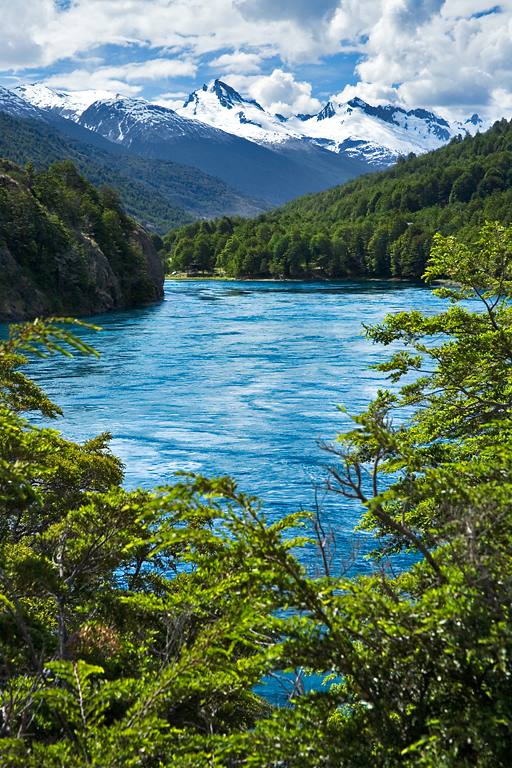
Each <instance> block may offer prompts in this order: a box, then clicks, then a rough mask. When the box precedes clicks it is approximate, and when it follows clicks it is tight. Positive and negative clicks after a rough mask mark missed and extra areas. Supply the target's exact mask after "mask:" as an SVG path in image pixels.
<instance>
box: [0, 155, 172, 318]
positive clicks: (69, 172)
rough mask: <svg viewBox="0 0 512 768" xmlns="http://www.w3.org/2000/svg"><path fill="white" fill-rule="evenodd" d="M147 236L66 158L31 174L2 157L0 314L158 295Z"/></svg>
mask: <svg viewBox="0 0 512 768" xmlns="http://www.w3.org/2000/svg"><path fill="white" fill-rule="evenodd" d="M163 277H164V275H163V266H162V262H161V259H160V257H159V255H158V253H157V252H156V250H155V247H154V244H153V242H152V239H151V237H150V236H149V235H148V234H147V233H146V232H145V231H144V230H143V229H141V227H140V226H138V225H137V224H136V223H135V222H134V221H133V220H132V219H130V218H129V217H128V216H126V214H125V213H124V212H123V210H122V209H121V207H120V205H119V202H118V200H117V197H116V195H115V193H114V192H112V191H111V190H108V189H106V190H104V191H102V192H98V191H97V190H96V189H95V188H94V187H92V186H91V185H90V184H89V183H88V182H87V181H85V179H83V178H82V177H81V176H80V175H79V174H78V173H77V171H76V170H75V168H74V166H73V165H72V164H71V163H70V162H63V163H57V164H55V165H53V166H51V167H50V169H49V170H47V171H43V172H41V173H38V174H36V173H35V172H33V171H32V170H31V169H28V170H22V169H21V168H20V167H19V166H16V165H15V164H13V163H11V162H9V161H6V160H1V161H0V318H1V319H2V320H10V319H20V318H27V317H35V316H39V315H48V314H65V315H70V314H73V315H90V314H96V313H100V312H106V311H109V310H112V309H117V308H123V307H133V306H138V305H143V304H148V303H152V302H155V301H158V300H159V299H161V298H162V296H163Z"/></svg>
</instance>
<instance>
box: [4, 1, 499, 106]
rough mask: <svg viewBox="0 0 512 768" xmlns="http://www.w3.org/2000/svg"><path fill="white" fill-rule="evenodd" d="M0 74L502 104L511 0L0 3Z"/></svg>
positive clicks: (99, 85)
mask: <svg viewBox="0 0 512 768" xmlns="http://www.w3.org/2000/svg"><path fill="white" fill-rule="evenodd" d="M0 11H1V17H0V18H2V26H1V28H0V82H1V83H2V84H3V85H6V86H7V87H9V86H14V85H16V84H18V83H19V82H34V81H38V82H44V83H46V84H48V85H50V86H51V87H55V88H61V89H67V90H87V89H94V90H99V91H105V92H106V91H109V92H114V93H117V92H121V93H124V94H126V95H134V96H142V97H145V98H149V99H151V100H154V101H157V102H159V103H162V104H165V105H167V106H170V107H175V106H178V105H179V104H180V103H181V101H182V100H183V97H184V95H186V94H188V93H189V92H190V91H192V90H194V89H195V88H196V87H198V86H200V85H201V84H202V83H203V82H207V81H209V80H210V79H212V78H213V77H216V76H219V77H221V78H222V79H224V80H226V81H227V82H229V83H230V84H231V85H233V86H235V87H237V88H238V89H239V90H240V91H242V92H243V93H244V94H245V95H249V96H252V97H253V98H256V99H258V101H260V102H261V103H262V104H263V105H264V106H265V107H266V108H268V109H271V110H273V111H279V112H281V113H283V114H292V113H296V112H313V111H316V110H318V109H319V108H320V106H321V105H323V104H324V103H325V101H327V100H328V99H329V98H330V97H331V96H334V97H336V98H339V99H348V98H351V97H353V96H355V95H359V96H360V97H362V98H366V99H367V100H368V101H371V102H374V103H376V102H386V101H393V102H397V103H400V104H402V105H404V106H408V107H416V106H422V107H428V108H431V109H435V110H437V111H439V112H441V113H445V114H450V115H453V116H464V115H467V114H468V113H472V112H474V111H478V112H480V113H482V114H484V116H488V117H500V116H508V115H509V114H510V113H511V112H512V0H506V1H505V2H502V3H500V4H496V3H495V2H494V3H493V2H485V0H23V2H18V1H17V0H14V1H13V0H0Z"/></svg>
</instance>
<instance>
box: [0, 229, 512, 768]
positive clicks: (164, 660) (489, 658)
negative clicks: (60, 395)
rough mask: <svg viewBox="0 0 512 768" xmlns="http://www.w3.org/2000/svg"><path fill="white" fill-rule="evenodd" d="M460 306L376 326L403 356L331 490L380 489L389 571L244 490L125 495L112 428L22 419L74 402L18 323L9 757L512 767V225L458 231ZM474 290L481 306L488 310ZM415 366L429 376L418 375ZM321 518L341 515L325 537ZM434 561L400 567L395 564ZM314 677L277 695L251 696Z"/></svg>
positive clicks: (4, 486)
mask: <svg viewBox="0 0 512 768" xmlns="http://www.w3.org/2000/svg"><path fill="white" fill-rule="evenodd" d="M441 275H442V276H445V277H449V278H450V279H451V280H452V281H453V283H452V284H450V285H448V286H447V287H444V288H442V289H440V290H439V291H438V292H439V293H440V294H441V295H442V296H444V297H445V298H446V299H447V300H448V301H449V302H450V304H449V306H448V308H447V309H446V311H444V312H443V313H441V314H439V315H436V316H424V315H422V314H421V313H418V312H403V313H400V314H398V315H394V316H391V317H388V319H387V320H386V322H385V323H384V324H383V325H382V326H380V327H378V328H374V329H372V330H371V331H370V335H371V337H372V338H373V339H374V340H376V341H378V342H381V343H384V344H395V343H396V342H399V347H400V351H397V352H395V353H394V354H393V355H392V357H391V359H390V360H389V361H388V362H387V363H386V364H384V365H383V366H381V367H382V368H383V369H384V370H386V371H388V372H389V374H390V376H391V377H392V378H393V379H394V380H395V381H399V380H400V379H401V378H402V377H403V376H406V379H405V381H406V383H405V384H404V385H403V386H402V387H401V389H400V390H399V392H398V393H397V394H391V393H390V392H384V391H383V392H380V393H379V395H378V396H377V398H376V399H375V401H374V402H373V403H371V404H370V406H369V408H368V409H367V411H366V412H364V413H362V414H361V415H359V416H357V417H356V418H355V423H354V428H353V429H352V430H351V431H350V432H349V433H348V434H345V435H343V436H340V438H339V439H338V440H337V441H336V443H335V444H333V445H332V446H330V447H329V450H330V452H331V457H332V466H331V469H330V473H329V481H328V482H329V487H330V488H331V490H332V491H333V492H337V493H341V494H344V495H346V496H349V497H351V498H354V499H355V500H356V501H358V502H359V503H361V505H362V507H363V508H364V515H363V517H362V520H361V526H362V527H363V528H364V529H366V530H368V531H372V532H373V533H374V534H375V535H376V537H377V542H378V544H379V546H378V549H377V551H376V552H375V555H374V558H375V569H374V573H373V575H371V576H366V577H359V578H355V579H354V578H348V577H347V576H346V575H345V574H344V573H343V569H342V567H341V565H340V563H338V562H337V560H336V558H335V557H332V553H329V551H328V550H327V549H326V548H325V546H324V545H323V538H322V533H321V524H319V523H318V521H317V524H316V526H313V528H315V527H316V530H317V531H318V533H319V537H318V540H319V546H320V555H321V556H320V557H319V560H320V561H322V562H323V565H324V573H323V574H322V575H321V576H312V575H311V574H308V573H306V571H305V570H304V568H303V567H302V565H301V564H300V561H299V560H298V559H297V557H296V553H297V551H299V553H300V546H301V544H302V543H303V542H302V540H301V539H300V538H299V539H298V538H296V537H295V538H294V537H293V535H292V534H296V533H297V531H299V533H300V529H301V526H302V530H303V533H307V530H308V529H307V526H308V525H309V521H308V520H307V519H304V518H301V517H297V516H294V517H292V518H290V519H288V520H285V521H282V522H281V523H279V524H274V525H270V524H269V523H268V522H266V520H265V518H264V517H263V515H262V512H261V510H260V509H259V507H258V505H257V504H256V502H255V501H254V500H252V499H249V498H247V497H245V496H244V495H243V494H240V493H239V492H238V491H237V489H236V487H235V485H234V483H233V482H232V481H230V480H228V479H220V480H212V481H208V480H205V479H202V478H197V477H190V478H183V481H182V482H181V483H178V484H177V485H176V486H174V487H171V488H166V489H161V490H158V491H155V492H153V493H148V492H145V491H135V492H130V493H129V492H127V491H125V490H123V489H122V487H121V480H122V468H121V466H120V464H119V461H118V460H117V459H116V458H115V457H113V456H112V454H111V453H110V452H109V450H108V436H107V435H102V436H100V437H98V438H96V439H94V440H92V441H90V442H89V443H86V444H85V445H77V444H75V443H71V442H69V441H66V440H64V439H63V438H62V437H61V436H60V435H59V433H58V432H56V431H54V430H50V429H40V428H36V427H33V426H31V425H30V424H29V423H28V422H27V421H25V420H24V419H23V418H22V416H21V412H22V411H25V410H34V409H39V410H42V411H43V412H45V413H47V414H51V413H52V412H55V407H54V406H53V405H52V404H51V403H50V402H49V401H48V399H47V398H46V397H45V396H44V394H43V393H42V392H40V391H39V390H38V389H37V387H36V386H35V385H34V384H33V383H31V382H30V381H29V380H28V379H26V378H25V377H24V375H23V374H22V373H21V372H20V370H19V366H20V365H22V364H23V363H24V358H23V355H24V354H25V353H26V352H27V351H28V350H34V349H37V348H43V349H44V348H46V349H48V348H50V349H51V348H53V349H54V350H55V349H58V348H63V346H64V345H65V344H66V342H71V343H72V344H77V345H78V347H79V350H80V351H82V352H90V349H88V348H87V347H84V346H83V345H82V344H81V342H80V341H77V340H76V339H74V337H71V336H69V334H68V333H67V332H66V331H65V330H64V329H63V328H62V326H61V325H60V324H58V323H57V324H53V325H52V324H42V323H39V322H36V323H34V324H32V325H30V326H25V327H22V328H14V329H13V330H12V333H11V338H10V340H9V341H7V342H5V343H3V344H2V346H1V349H0V391H1V393H2V408H1V419H2V431H1V444H0V503H1V505H2V517H1V531H0V583H1V586H2V597H1V601H2V602H1V613H0V652H1V667H0V675H1V697H2V701H1V706H0V739H1V741H0V755H1V758H0V764H1V765H5V766H13V767H14V768H16V767H17V766H19V767H20V768H21V766H23V768H25V766H29V767H30V766H32V767H33V768H35V766H45V768H52V767H53V766H66V768H67V767H68V766H69V767H71V768H72V767H73V766H77V767H78V766H84V765H92V766H98V767H99V766H102V767H103V766H119V767H121V766H148V767H150V768H153V766H154V767H156V766H159V767H160V766H178V767H179V768H181V767H185V766H187V767H188V766H190V767H192V766H193V767H194V768H195V767H196V766H197V767H198V768H202V766H205V768H206V766H218V767H219V768H220V767H225V768H233V767H235V766H242V765H243V766H251V767H252V768H263V767H264V766H265V767H268V766H276V768H277V766H279V767H281V766H285V767H286V768H294V767H297V768H299V767H300V768H302V767H303V766H312V767H313V768H314V767H315V766H326V767H328V768H329V767H332V768H340V767H341V768H344V767H346V768H358V766H360V767H361V768H367V767H368V766H370V765H371V766H382V768H384V767H386V768H387V767H388V766H389V767H394V766H406V767H407V766H411V767H412V766H428V767H429V768H443V767H444V766H446V767H447V768H451V767H454V768H455V767H457V768H458V767H459V766H460V767H465V766H468V768H469V766H474V765H478V766H481V767H482V768H496V767H498V768H499V767H500V766H508V765H510V745H511V743H512V684H511V658H510V657H511V652H512V624H511V617H510V610H511V605H512V568H511V551H512V550H511V545H512V509H511V501H510V499H511V498H512V494H511V491H512V420H511V416H510V410H511V399H512V386H511V385H512V380H511V367H510V366H511V360H512V309H511V307H510V298H512V231H511V230H505V229H503V228H502V227H501V226H499V225H488V226H487V227H486V228H485V229H484V230H483V232H482V236H481V242H480V244H479V247H478V249H477V250H476V251H474V252H473V251H471V250H470V249H468V248H467V247H465V246H462V245H460V244H459V243H458V242H456V241H455V240H453V239H451V238H448V239H443V238H441V237H440V236H438V237H437V239H436V246H435V249H434V252H433V255H432V259H431V262H430V264H429V267H428V270H427V279H429V280H433V279H436V278H437V277H439V276H441ZM466 299H476V300H477V301H478V305H476V306H475V304H474V303H472V304H470V305H468V304H466V303H464V302H465V300H466ZM411 372H413V373H414V374H415V375H414V377H412V378H413V379H414V380H413V383H411V376H410V375H409V376H407V374H410V373H411ZM319 526H320V527H319ZM404 551H406V552H410V553H412V555H414V556H415V557H413V558H412V559H413V561H414V562H415V564H414V565H412V566H411V567H410V568H409V569H408V570H406V571H405V572H403V573H401V574H399V575H395V574H393V572H392V570H391V568H390V567H389V564H388V559H389V558H390V557H392V555H393V553H396V552H404ZM297 669H302V670H306V671H312V672H317V673H320V674H322V675H324V676H325V679H324V685H323V686H322V687H321V688H320V690H318V691H316V692H314V693H311V694H304V693H301V692H300V691H297V692H296V694H295V696H294V698H293V700H292V701H290V705H289V706H287V707H285V708H281V709H272V708H270V707H269V706H268V705H266V704H265V703H264V702H263V701H262V700H261V699H259V698H258V697H257V696H256V695H255V694H254V693H253V688H254V685H255V684H256V683H257V682H258V681H259V680H260V679H261V678H262V677H263V676H265V675H272V674H276V673H277V672H278V670H297Z"/></svg>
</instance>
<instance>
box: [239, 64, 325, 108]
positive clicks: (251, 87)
mask: <svg viewBox="0 0 512 768" xmlns="http://www.w3.org/2000/svg"><path fill="white" fill-rule="evenodd" d="M224 79H225V80H226V82H227V83H229V84H230V85H232V86H233V88H237V89H238V90H240V91H242V92H243V93H246V94H249V96H251V97H252V98H253V99H256V101H257V102H258V103H259V104H261V106H262V107H265V109H267V110H268V111H269V112H273V113H274V114H276V113H277V114H281V115H284V117H289V116H290V115H296V114H298V113H301V112H303V113H304V112H318V110H319V109H320V107H321V103H320V102H319V101H318V99H315V98H314V97H313V96H312V85H311V83H308V82H300V81H297V80H295V78H294V76H293V75H292V74H291V72H284V71H283V70H282V69H274V71H273V72H272V74H270V75H262V76H261V77H257V76H254V77H247V76H244V75H228V76H227V77H225V78H224Z"/></svg>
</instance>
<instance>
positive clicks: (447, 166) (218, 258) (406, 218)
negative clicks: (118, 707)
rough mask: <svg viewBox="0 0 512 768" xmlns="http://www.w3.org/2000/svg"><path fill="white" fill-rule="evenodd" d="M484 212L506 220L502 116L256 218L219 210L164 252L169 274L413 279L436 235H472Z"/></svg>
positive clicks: (507, 164) (511, 177)
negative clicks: (483, 129) (227, 214)
mask: <svg viewBox="0 0 512 768" xmlns="http://www.w3.org/2000/svg"><path fill="white" fill-rule="evenodd" d="M489 219H492V220H497V221H500V222H502V223H503V224H509V223H510V222H511V221H512V123H509V122H507V121H506V120H501V121H499V122H497V123H495V125H494V126H493V128H491V129H490V130H489V131H488V132H486V133H483V134H477V135H476V136H474V137H471V136H466V137H465V138H463V139H462V138H458V139H454V140H452V142H451V143H450V144H449V145H448V146H446V147H442V148H441V149H438V150H436V151H434V152H430V153H428V154H427V155H423V156H420V157H415V156H414V155H413V156H409V157H407V158H402V159H401V160H400V161H399V162H398V163H397V164H396V165H395V166H393V167H392V168H390V169H389V170H386V171H384V172H381V173H375V174H371V175H367V176H363V177H360V178H358V179H356V180H355V181H351V182H349V183H347V184H345V185H343V186H341V187H336V188H334V189H331V190H328V191H326V192H322V193H319V194H314V195H308V196H306V197H303V198H300V199H298V200H295V201H293V202H291V203H289V204H287V205H285V206H284V207H283V208H280V209H278V210H275V211H271V212H269V213H265V214H263V215H261V216H259V217H258V218H255V219H249V220H244V219H239V218H236V219H233V218H228V217H224V218H221V219H218V220H215V221H202V222H196V223H193V224H190V225H188V226H185V227H182V228H179V229H175V230H171V231H170V232H169V233H168V234H167V236H166V237H165V253H166V258H167V261H168V268H169V271H170V272H173V271H175V272H192V273H193V274H194V273H198V272H204V273H208V274H220V275H225V276H227V277H242V278H243V277H273V278H319V279H335V278H345V277H379V278H390V277H391V278H401V279H419V278H420V277H421V275H422V274H423V271H424V269H425V264H426V261H427V258H428V255H429V252H430V248H431V245H432V242H433V238H434V236H435V234H436V233H437V232H439V233H441V234H443V235H452V234H457V235H458V236H459V237H460V238H461V239H463V240H464V241H465V242H471V241H472V240H474V239H475V238H476V237H477V234H478V231H479V228H480V226H481V225H482V224H483V223H484V222H485V221H486V220H489Z"/></svg>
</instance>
